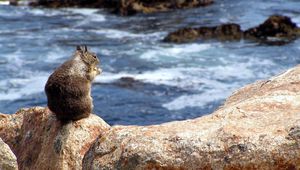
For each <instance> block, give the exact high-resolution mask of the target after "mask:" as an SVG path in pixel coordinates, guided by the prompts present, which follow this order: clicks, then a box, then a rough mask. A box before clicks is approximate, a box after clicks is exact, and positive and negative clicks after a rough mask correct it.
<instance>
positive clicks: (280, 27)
mask: <svg viewBox="0 0 300 170" xmlns="http://www.w3.org/2000/svg"><path fill="white" fill-rule="evenodd" d="M299 36H300V28H299V27H297V25H296V24H295V23H293V22H292V21H291V19H290V18H289V17H287V16H281V15H272V16H270V17H269V18H268V19H267V20H266V21H265V22H264V23H262V24H260V25H258V26H256V27H254V28H250V29H248V30H246V31H243V30H241V28H240V25H238V24H232V23H231V24H223V25H219V26H215V27H199V28H182V29H179V30H177V31H175V32H172V33H170V34H168V35H167V36H166V37H165V38H164V40H163V41H164V42H175V43H185V42H192V41H196V40H208V39H217V40H221V41H236V40H241V39H242V38H244V39H248V40H254V41H257V42H259V43H264V44H269V45H282V44H286V43H289V42H291V41H293V40H295V39H296V38H298V37H299Z"/></svg>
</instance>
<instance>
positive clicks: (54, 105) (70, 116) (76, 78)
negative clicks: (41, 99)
mask: <svg viewBox="0 0 300 170" xmlns="http://www.w3.org/2000/svg"><path fill="white" fill-rule="evenodd" d="M99 63H100V61H99V59H98V57H97V56H96V54H95V53H92V52H89V51H88V49H87V47H86V46H77V49H76V51H75V54H74V55H73V56H72V58H71V59H69V60H67V61H66V62H64V63H63V64H62V65H61V66H59V67H58V68H57V69H56V70H55V71H54V72H53V73H52V74H51V75H50V77H49V79H48V81H47V83H46V86H45V92H46V95H47V99H48V108H49V109H50V110H51V111H52V112H53V113H55V115H56V117H57V119H59V120H61V121H69V120H79V119H82V118H86V117H88V116H89V115H90V114H91V113H92V112H93V107H94V106H93V99H92V97H91V86H92V81H93V80H94V79H95V77H96V76H97V75H99V74H101V72H102V70H101V69H100V68H98V67H97V65H98V64H99Z"/></svg>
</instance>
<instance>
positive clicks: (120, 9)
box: [32, 0, 213, 16]
mask: <svg viewBox="0 0 300 170" xmlns="http://www.w3.org/2000/svg"><path fill="white" fill-rule="evenodd" d="M212 3H213V0H172V1H170V0H89V1H86V0H76V1H74V0H64V1H61V0H52V1H49V0H37V1H36V3H32V5H34V6H35V5H40V6H46V7H52V8H57V7H93V8H108V9H111V10H112V11H113V12H114V13H117V14H120V15H123V16H126V15H134V14H136V13H153V12H162V11H168V10H171V9H184V8H194V7H199V6H206V5H209V4H212Z"/></svg>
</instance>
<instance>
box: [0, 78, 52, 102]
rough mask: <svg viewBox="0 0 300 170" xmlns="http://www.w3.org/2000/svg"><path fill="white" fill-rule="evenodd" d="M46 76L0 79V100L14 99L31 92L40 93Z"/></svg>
mask: <svg viewBox="0 0 300 170" xmlns="http://www.w3.org/2000/svg"><path fill="white" fill-rule="evenodd" d="M47 78H48V76H34V77H31V78H29V79H25V78H24V79H9V80H2V81H0V89H5V88H7V87H8V86H10V88H9V89H7V90H0V100H16V99H20V98H24V97H26V96H28V95H31V94H36V93H40V92H42V91H43V90H44V85H45V83H46V81H47Z"/></svg>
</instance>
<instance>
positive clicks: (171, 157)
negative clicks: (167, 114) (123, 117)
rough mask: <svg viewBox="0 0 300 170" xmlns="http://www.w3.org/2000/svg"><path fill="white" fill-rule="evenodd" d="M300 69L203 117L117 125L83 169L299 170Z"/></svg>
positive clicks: (97, 145)
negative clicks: (138, 124)
mask: <svg viewBox="0 0 300 170" xmlns="http://www.w3.org/2000/svg"><path fill="white" fill-rule="evenodd" d="M299 168H300V66H297V67H295V68H293V69H291V70H288V71H287V72H285V73H283V74H281V75H279V76H275V77H272V78H270V79H269V80H266V81H258V82H256V83H254V84H251V85H248V86H246V87H244V88H242V89H240V90H238V91H236V92H235V93H234V94H233V95H232V96H231V97H229V98H228V99H227V100H226V102H225V104H224V106H222V107H221V108H219V109H218V110H217V111H215V112H214V113H212V114H211V115H207V116H203V117H201V118H197V119H193V120H186V121H178V122H170V123H165V124H162V125H154V126H115V127H113V128H112V129H111V130H109V131H107V132H106V133H105V134H104V135H103V136H102V137H101V136H100V137H99V138H98V139H97V141H96V142H95V144H93V145H92V147H91V148H90V150H89V151H88V152H87V153H86V155H85V157H84V160H83V169H86V170H91V169H124V170H125V169H140V170H142V169H149V170H150V169H181V170H184V169H187V170H193V169H194V170H196V169H299Z"/></svg>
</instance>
